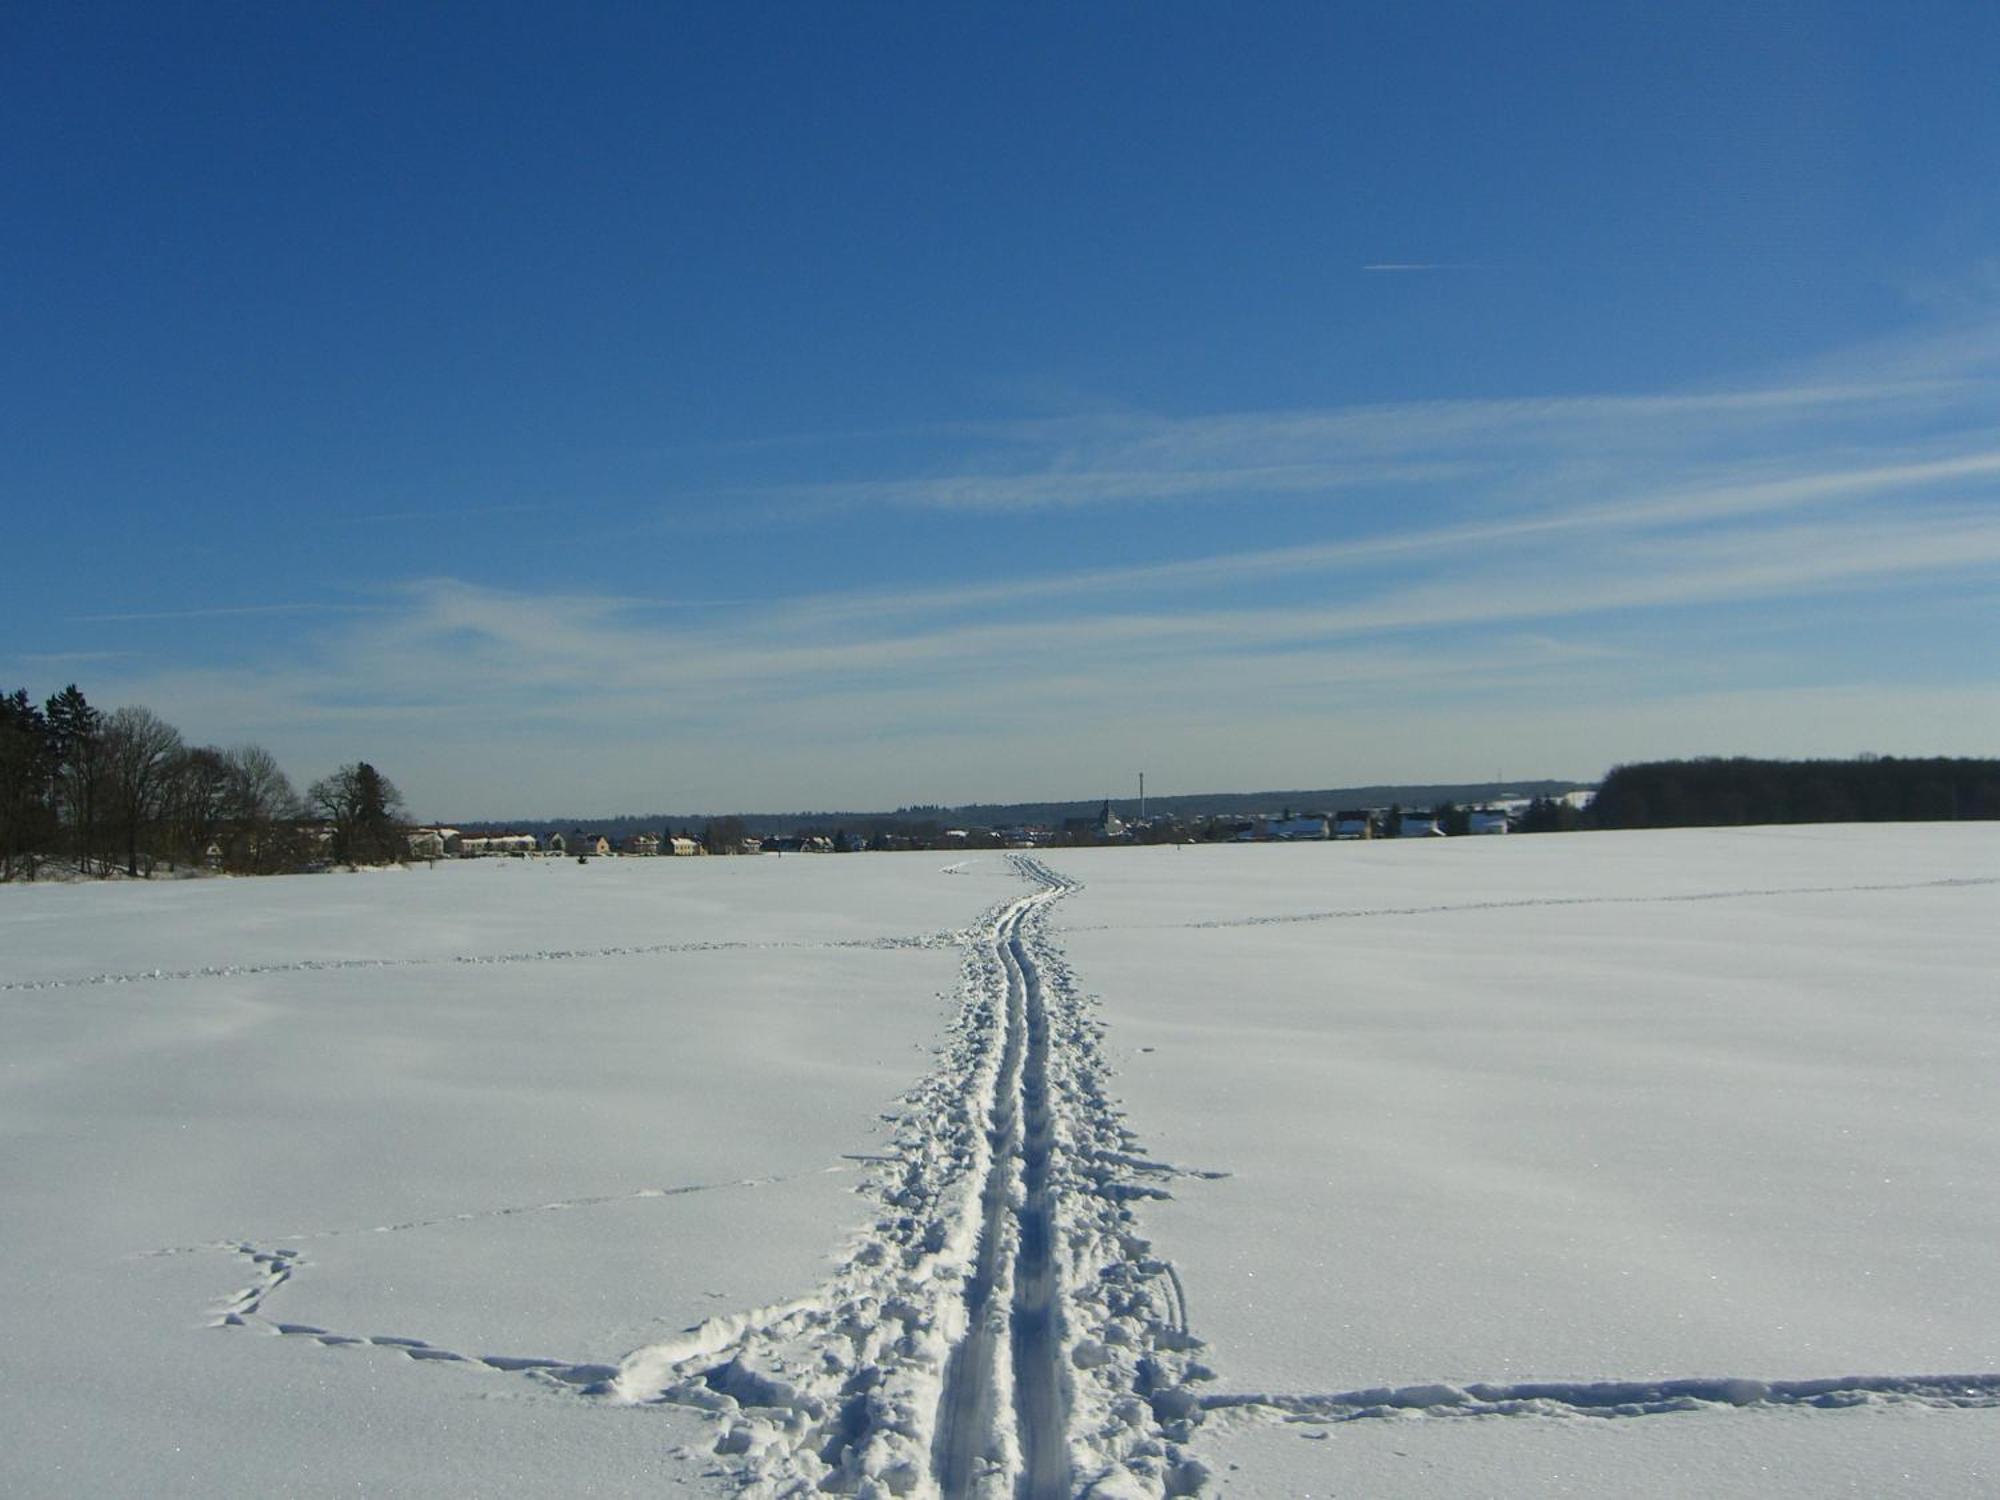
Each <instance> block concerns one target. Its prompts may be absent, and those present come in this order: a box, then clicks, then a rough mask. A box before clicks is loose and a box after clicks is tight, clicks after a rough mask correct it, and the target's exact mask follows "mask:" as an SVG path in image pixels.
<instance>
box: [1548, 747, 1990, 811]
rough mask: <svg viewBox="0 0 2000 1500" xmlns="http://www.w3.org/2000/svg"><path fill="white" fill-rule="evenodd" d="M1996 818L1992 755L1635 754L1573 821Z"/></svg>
mask: <svg viewBox="0 0 2000 1500" xmlns="http://www.w3.org/2000/svg"><path fill="white" fill-rule="evenodd" d="M1992 818H2000V760H1971V759H1946V758H1944V757H1941V756H1938V757H1931V758H1927V759H1898V758H1897V757H1895V756H1892V755H1880V756H1876V755H1864V756H1860V757H1857V758H1856V759H1853V760H1753V759H1750V758H1748V757H1745V756H1736V757H1731V758H1728V759H1723V758H1703V759H1699V760H1661V761H1645V762H1640V763H1636V764H1633V765H1627V766H1618V767H1616V768H1615V769H1613V770H1612V772H1611V773H1610V775H1608V776H1606V777H1605V778H1604V783H1603V785H1602V786H1600V787H1599V788H1598V790H1597V796H1596V798H1595V799H1594V800H1593V801H1592V802H1591V804H1590V807H1589V808H1588V809H1587V810H1586V811H1585V813H1584V814H1583V815H1582V818H1581V820H1580V821H1581V825H1582V826H1585V827H1593V828H1730V827H1737V826H1741V825H1744V824H1750V823H1931V822H1943V821H1953V820H1972V819H1992Z"/></svg>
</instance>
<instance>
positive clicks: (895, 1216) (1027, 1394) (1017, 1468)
mask: <svg viewBox="0 0 2000 1500" xmlns="http://www.w3.org/2000/svg"><path fill="white" fill-rule="evenodd" d="M1013 863H1014V865H1015V867H1016V868H1017V870H1018V871H1019V873H1020V874H1021V875H1022V876H1024V877H1025V878H1026V879H1028V880H1029V881H1030V882H1031V883H1032V884H1033V886H1034V889H1033V890H1031V891H1030V892H1028V893H1027V894H1025V895H1022V896H1020V897H1018V898H1016V899H1014V900H1012V901H1009V902H1006V903H1003V904H1002V905H1001V906H999V907H997V908H995V909H994V910H993V911H991V912H989V913H988V914H987V916H986V918H985V919H984V920H983V921H982V922H981V923H979V924H978V925H977V927H975V928H974V929H972V930H971V931H969V932H967V933H966V934H964V938H963V940H964V942H965V946H966V957H965V965H964V972H963V977H962V980H961V987H960V989H961V993H960V1009H959V1013H958V1016H957V1018H956V1020H955V1021H954V1023H953V1024H952V1027H951V1029H950V1033H949V1036H948V1039H947V1042H946V1045H945V1047H944V1048H943V1050H942V1055H941V1058H940V1061H939V1064H938V1066H937V1067H936V1068H935V1069H934V1070H933V1071H932V1072H931V1073H930V1074H929V1075H928V1076H926V1077H925V1078H924V1079H923V1080H922V1081H921V1082H919V1083H918V1084H917V1085H916V1086H915V1087H914V1088H913V1089H912V1090H911V1091H910V1092H909V1093H908V1094H907V1095H906V1096H905V1098H904V1101H903V1103H904V1109H903V1111H902V1113H901V1115H900V1117H899V1118H900V1123H899V1126H898V1130H897V1134H896V1137H895V1140H894V1143H893V1148H892V1150H891V1151H890V1152H889V1153H887V1154H886V1155H885V1156H884V1157H882V1158H881V1159H880V1160H879V1170H878V1172H877V1174H876V1176H875V1177H874V1178H873V1179H872V1181H871V1183H870V1185H869V1188H868V1192H869V1194H870V1195H871V1197H872V1199H873V1201H874V1203H875V1208H876V1214H875V1218H874V1222H873V1223H872V1224H871V1225H870V1226H869V1227H868V1228H867V1229H866V1230H864V1231H862V1232H861V1233H860V1234H859V1235H858V1236H857V1237H856V1238H855V1240H854V1241H853V1242H852V1243H851V1244H850V1246H849V1247H848V1250H847V1252H846V1254H845V1256H844V1258H843V1259H842V1261H841V1262H840V1264H839V1267H838V1269H837V1270H836V1271H835V1272H834V1273H833V1275H832V1276H831V1277H830V1278H829V1279H828V1280H827V1281H826V1282H825V1283H823V1284H822V1285H821V1286H820V1287H819V1288H817V1289H816V1290H815V1291H813V1292H811V1293H809V1294H807V1295H805V1296H802V1297H799V1298H796V1299H793V1300H791V1301H788V1302H784V1303H780V1304H776V1305H773V1306H770V1307H765V1308H760V1309H757V1310H755V1311H751V1312H745V1313H737V1314H732V1315H729V1316H726V1317H721V1318H715V1319H711V1320H709V1321H707V1322H705V1323H702V1324H700V1325H699V1326H697V1327H695V1328H692V1329H689V1330H687V1331H686V1332H684V1333H682V1334H680V1335H677V1336H676V1337H674V1338H671V1339H668V1340H665V1341H663V1342H660V1343H656V1344H651V1345H647V1346H645V1347H643V1348H640V1349H638V1350H635V1351H633V1352H632V1353H630V1354H628V1355H626V1356H625V1357H624V1358H623V1359H622V1360H618V1361H616V1362H599V1361H593V1360H586V1359H578V1360H564V1359H556V1358H548V1357H542V1356H539V1355H536V1356H510V1355H496V1354H461V1353H457V1352H455V1351H452V1350H449V1349H443V1348H440V1347H437V1346H435V1345H433V1344H430V1343H428V1342H426V1341H425V1340H423V1339H419V1338H410V1337H404V1336H400V1335H389V1334H368V1335H352V1334H341V1333H333V1332H329V1331H328V1330H326V1329H323V1328H318V1327H313V1326H307V1325H303V1324H296V1323H283V1322H278V1321H276V1320H275V1319H274V1318H272V1317H271V1316H270V1314H269V1313H268V1312H267V1311H266V1309H265V1304H266V1303H267V1302H268V1301H270V1300H271V1299H272V1298H274V1297H275V1296H276V1295H277V1294H278V1293H280V1292H281V1291H282V1290H283V1289H284V1288H285V1287H286V1286H287V1284H289V1283H290V1282H292V1281H294V1280H295V1279H296V1278H297V1277H298V1275H299V1274H300V1272H301V1271H302V1270H303V1269H304V1268H305V1267H307V1266H308V1265H309V1262H308V1261H307V1260H306V1259H305V1257H304V1255H303V1253H302V1252H301V1251H299V1250H297V1249H292V1248H284V1249H273V1248H269V1247H266V1246H260V1245H257V1244H253V1243H249V1242H225V1243H221V1244H217V1245H213V1246H186V1247H176V1248H174V1249H171V1250H168V1251H160V1252H154V1253H156V1254H185V1253H190V1252H193V1251H198V1250H205V1249H215V1250H226V1251H229V1252H231V1253H233V1254H235V1255H237V1256H239V1257H240V1258H241V1259H243V1260H244V1261H245V1262H247V1263H248V1264H249V1266H250V1267H252V1268H253V1271H254V1273H255V1279H254V1281H253V1282H252V1284H251V1285H249V1286H247V1287H245V1288H244V1289H243V1290H241V1291H239V1292H237V1293H236V1294H234V1295H233V1296H232V1297H231V1298H229V1299H228V1300H227V1301H226V1302H225V1303H223V1304H221V1305H220V1306H219V1307H218V1308H217V1313H218V1316H217V1317H216V1319H215V1322H216V1324H217V1326H220V1327H225V1328H233V1329H244V1330H250V1331H255V1332H262V1333H266V1334H273V1335H278V1336H281V1337H289V1338H293V1339H298V1340H306V1341H310V1342H313V1343H316V1344H319V1345H324V1346H327V1347H330V1348H339V1349H353V1348H364V1349H365V1348H374V1349H377V1350H381V1351H384V1352H388V1353H393V1354H397V1355H401V1356H403V1357H405V1358H408V1359H412V1360H418V1361H423V1362H426V1363H438V1364H443V1365H452V1366H456V1367H458V1368H460V1369H471V1370H479V1371H485V1372H488V1373H501V1374H506V1375H509V1376H512V1377H515V1378H527V1379H530V1380H533V1381H535V1382H537V1383H538V1384H541V1385H542V1386H543V1387H544V1388H546V1389H550V1390H555V1391H560V1392H564V1393H567V1394H569V1395H571V1396H579V1395H580V1396H582V1397H585V1398H588V1399H593V1400H599V1401H612V1402H618V1403H622V1404H628V1405H635V1406H641V1405H650V1404H668V1405H675V1406H682V1407H694V1408H697V1409H700V1410H702V1411H705V1412H708V1413H710V1414H711V1416H712V1417H713V1419H714V1423H715V1427H716V1430H717V1436H716V1438H715V1440H714V1443H713V1452H714V1454H715V1455H717V1456H718V1457H719V1458H720V1460H721V1461H722V1462H723V1463H724V1464H725V1465H726V1466H727V1469H728V1471H729V1473H730V1474H731V1475H732V1476H733V1477H734V1479H735V1480H736V1481H737V1482H738V1485H739V1487H740V1489H741V1490H742V1491H743V1492H744V1493H746V1494H751V1495H761V1496H771V1497H777V1496H805V1495H813V1494H838V1495H858V1496H871V1497H882V1496H892V1495H893V1496H910V1497H918V1500H926V1497H930V1500H1055V1497H1061V1496H1071V1495H1075V1496H1093V1497H1097V1500H1161V1497H1167V1496H1177V1495H1192V1494H1196V1493H1199V1492H1201V1491H1203V1490H1205V1489H1206V1488H1207V1487H1208V1486H1207V1481H1208V1479H1209V1473H1208V1470H1207V1469H1206V1467H1205V1466H1204V1465H1203V1464H1202V1463H1201V1462H1200V1461H1199V1460H1198V1459H1197V1458H1196V1457H1195V1456H1193V1454H1192V1453H1190V1452H1189V1451H1188V1447H1187V1445H1188V1443H1189V1442H1190V1440H1191V1439H1192V1438H1193V1437H1194V1435H1195V1432H1196V1429H1197V1428H1198V1427H1199V1426H1200V1425H1201V1424H1202V1423H1203V1422H1204V1421H1214V1422H1240V1421H1258V1422H1284V1423H1303V1424H1310V1427H1311V1428H1312V1429H1314V1430H1315V1431H1314V1433H1309V1435H1315V1434H1323V1432H1324V1431H1325V1429H1326V1428H1327V1427H1328V1426H1329V1425H1331V1424H1336V1423H1341V1422H1346V1421H1352V1420H1357V1419H1365V1418H1381V1417H1389V1418H1397V1419H1402V1420H1410V1419H1431V1418H1454V1417H1468V1416H1471V1417H1485V1418H1502V1417H1520V1416H1531V1417H1541V1418H1545V1419H1551V1418H1565V1417H1589V1418H1604V1417H1630V1416H1651V1415H1655V1414H1661V1413H1669V1412H1690V1411H1701V1410H1729V1409H1733V1408H1738V1407H1742V1406H1747V1405H1766V1404H1769V1405H1785V1406H1794V1407H1802V1408H1806V1409H1814V1408H1817V1409H1827V1408H1838V1407H1845V1406H1854V1405H1863V1404H1907V1405H1918V1406H1927V1407H1933V1408H1944V1409H1948V1408H1954V1407H1973V1406H1981V1407H1991V1406H2000V1375H1996V1374H1970V1375H1957V1376H1920V1375H1919V1376H1908V1375H1890V1376H1870V1377H1861V1376H1846V1377H1835V1378H1831V1379H1820V1380H1793V1381H1768V1382H1766V1381H1759V1380H1749V1379H1698V1380H1667V1381H1648V1382H1599V1383H1587V1382H1544V1383H1537V1384H1514V1385H1492V1384H1477V1383H1475V1384H1467V1385H1463V1386H1451V1385H1423V1386H1405V1387H1379V1388H1373V1389H1365V1390H1353V1391H1343V1392H1335V1393H1329V1394H1307V1395H1298V1394H1270V1393H1244V1394H1227V1393H1215V1392H1207V1391H1204V1390H1203V1389H1201V1387H1202V1385H1203V1384H1204V1383H1205V1382H1208V1381H1211V1380H1212V1379H1213V1374H1212V1372H1211V1371H1210V1370H1209V1369H1208V1368H1207V1366H1206V1365H1204V1364H1203V1363H1201V1362H1200V1360H1199V1358H1198V1356H1199V1354H1200V1351H1201V1349H1202V1345H1201V1343H1200V1341H1199V1340H1198V1339H1196V1338H1194V1337H1193V1336H1192V1335H1191V1334H1190V1333H1189V1331H1188V1325H1187V1300H1186V1296H1185V1293H1184V1290H1183V1288H1182V1286H1181V1283H1180V1279H1179V1277H1178V1276H1177V1275H1176V1274H1175V1272H1174V1269H1173V1267H1172V1265H1171V1264H1170V1263H1169V1262H1167V1261H1166V1260H1164V1259H1163V1258H1161V1257H1159V1256H1156V1255H1155V1254H1154V1253H1153V1250H1152V1247H1151V1245H1150V1244H1149V1243H1148V1242H1147V1241H1146V1240H1145V1239H1144V1238H1143V1237H1142V1236H1141V1234H1140V1233H1139V1226H1138V1224H1137V1221H1136V1219H1135V1217H1134V1212H1133V1207H1132V1205H1133V1204H1134V1203H1135V1202H1143V1201H1144V1200H1146V1199H1148V1198H1160V1197H1165V1196H1167V1194H1166V1191H1165V1189H1164V1188H1163V1187H1162V1186H1161V1184H1162V1183H1163V1182H1164V1181H1166V1180H1168V1179H1171V1178H1173V1177H1178V1176H1190V1177H1207V1178H1213V1177H1218V1176H1222V1175H1225V1174H1221V1173H1215V1172H1194V1171H1188V1170H1186V1169H1182V1168H1178V1167H1175V1166H1172V1165H1170V1164H1167V1163H1164V1162H1158V1161H1153V1160H1150V1159H1148V1158H1147V1157H1146V1156H1145V1155H1144V1154H1143V1151H1142V1149H1141V1147H1140V1144H1139V1142H1138V1141H1137V1139H1136V1138H1135V1136H1134V1135H1133V1133H1132V1132H1131V1131H1130V1130H1128V1129H1127V1128H1126V1126H1125V1124H1124V1122H1123V1117H1122V1114H1121V1112H1120V1111H1119V1110H1118V1109H1117V1108H1116V1106H1115V1105H1114V1104H1113V1102H1112V1100H1111V1097H1110V1094H1109V1091H1108V1067H1107V1065H1106V1063H1105V1059H1104V1054H1103V1050H1102V1045H1101V1041H1102V1035H1101V1033H1102V1028H1101V1027H1100V1025H1099V1023H1098V1022H1097V1021H1096V1020H1095V1019H1094V1017H1093V1016H1092V1014H1091V1009H1090V1004H1089V1002H1088V1001H1087V1000H1086V999H1085V997H1084V996H1083V995H1082V994H1081V993H1080V992H1079V991H1078V989H1077V988H1076V986H1075V983H1074V981H1073V978H1072V976H1071V973H1070V970H1069V968H1068V966H1067V964H1066V963H1065V961H1064V959H1063V956H1062V954H1061V951H1060V949H1059V948H1058V946H1057V945H1056V943H1055V941H1054V940H1053V938H1052V937H1051V936H1050V933H1049V930H1048V912H1049V909H1050V907H1051V906H1052V905H1053V904H1054V903H1055V902H1057V901H1059V900H1061V899H1062V898H1063V897H1064V896H1065V895H1067V894H1068V893H1069V892H1070V891H1072V890H1074V889H1075V888H1076V887H1075V886H1074V884H1073V883H1072V882H1070V881H1068V880H1067V879H1065V878H1064V877H1062V876H1061V875H1058V874H1057V873H1055V872H1054V871H1052V870H1051V869H1049V868H1048V867H1047V866H1046V865H1044V864H1042V863H1041V862H1040V861H1039V860H1035V859H1032V858H1028V857H1025V856H1015V857H1014V859H1013ZM756 1185H759V1184H758V1183H748V1182H746V1183H741V1184H713V1185H697V1186H694V1187H689V1188H684V1189H674V1190H661V1189H649V1190H646V1191H644V1192H642V1193H639V1194H634V1195H625V1196H647V1197H650V1196H669V1195H672V1194H677V1193H680V1192H691V1191H712V1190H714V1189H715V1188H719V1187H727V1186H742V1187H750V1186H756ZM617 1201H623V1197H607V1198H601V1199H599V1198H593V1199H588V1200H578V1201H576V1202H574V1203H569V1202H565V1203H559V1204H547V1205H539V1206H537V1207H538V1209H542V1210H547V1209H558V1208H577V1207H586V1206H588V1205H590V1204H594V1203H598V1202H617ZM527 1211H530V1210H529V1209H504V1210H494V1211H492V1212H494V1213H496V1214H513V1213H520V1212H527ZM471 1217H481V1215H464V1214H461V1215H456V1216H452V1218H451V1219H449V1220H446V1219H440V1220H436V1221H431V1220H421V1221H413V1222H412V1223H410V1224H407V1225H396V1226H390V1227H393V1228H396V1229H405V1228H407V1229H422V1228H424V1227H426V1226H428V1225H429V1224H431V1223H433V1222H437V1223H444V1222H456V1221H458V1220H460V1219H465V1218H471ZM345 1232H348V1231H325V1232H324V1233H345ZM378 1232H379V1231H378ZM319 1237H320V1236H319V1235H298V1236H292V1237H291V1238H292V1239H294V1240H307V1239H313V1238H319Z"/></svg>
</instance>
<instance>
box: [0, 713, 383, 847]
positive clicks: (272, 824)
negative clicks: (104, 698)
mask: <svg viewBox="0 0 2000 1500" xmlns="http://www.w3.org/2000/svg"><path fill="white" fill-rule="evenodd" d="M407 852H408V842H407V836H406V834H405V832H404V822H403V806H402V798H401V796H400V795H399V794H398V793H397V791H396V788H395V785H394V784H393V783H392V782H391V781H389V779H388V778H387V777H385V776H383V775H382V774H381V772H379V771H377V770H376V769H375V768H374V767H373V766H371V765H369V764H368V762H366V761H357V762H354V763H352V764H349V765H344V766H342V767H340V768H339V769H338V770H336V771H334V772H333V773H332V774H331V775H328V776H324V777H321V778H320V779H319V780H318V781H315V782H314V783H313V784H312V785H311V786H309V787H308V788H306V790H305V792H304V793H303V794H301V793H300V792H299V791H297V790H296V789H295V788H294V787H293V785H292V781H291V778H290V777H289V776H287V775H286V774H285V771H284V768H283V767H282V766H280V765H279V764H278V761H277V758H276V757H275V756H273V755H272V754H271V752H270V751H268V750H266V749H265V748H264V747H263V746H261V745H237V746H233V747H231V748H229V749H222V748H220V747H218V746H215V745H189V744H187V743H186V742H185V741H184V740H183V739H182V738H181V733H180V731H179V730H178V729H176V728H174V726H173V725H171V724H169V723H167V721H166V720H164V719H162V718H160V717H159V716H158V715H157V714H155V713H154V712H153V711H152V710H151V709H148V708H142V707H139V706H137V705H128V706H126V707H122V708H116V709H113V710H111V711H110V712H109V713H106V712H104V711H103V710H101V709H99V708H96V707H95V706H93V705H92V704H91V703H90V702H89V700H88V699H86V698H85V697H84V695H83V693H82V692H81V691H80V690H79V689H78V687H77V685H76V684H75V683H71V684H70V685H69V686H68V687H66V688H64V689H63V690H62V691H61V692H59V693H57V694H55V695H54V696H53V697H51V698H50V699H49V700H48V701H47V702H46V703H42V704H37V703H35V702H34V700H32V699H31V698H30V697H29V696H28V692H27V689H26V688H17V689H15V690H14V691H13V692H12V693H9V694H7V695H5V696H4V697H0V880H16V879H27V880H32V879H34V878H35V876H36V875H37V873H39V872H41V871H42V870H43V869H44V868H45V867H47V866H51V865H53V866H56V867H58V868H60V869H63V870H71V871H75V872H76V873H78V874H82V875H99V876H106V875H112V874H116V873H119V872H122V873H124V874H126V875H128V876H140V875H150V874H152V873H153V871H154V870H155V869H156V868H157V867H159V866H161V865H164V866H166V867H167V868H168V869H170V870H175V869H180V868H183V867H187V866H194V867H203V866H206V867H210V868H215V869H221V870H228V871H231V872H234V873H237V874H245V875H277V874H284V873H289V872H293V871H300V870H311V869H320V868H324V867H325V866H327V865H328V864H331V863H346V864H380V863H387V862H389V861H391V860H396V859H400V858H403V857H404V856H405V855H406V854H407Z"/></svg>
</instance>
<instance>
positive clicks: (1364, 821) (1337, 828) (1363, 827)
mask: <svg viewBox="0 0 2000 1500" xmlns="http://www.w3.org/2000/svg"><path fill="white" fill-rule="evenodd" d="M1333 836H1334V837H1335V838H1337V839H1372V838H1374V837H1375V818H1374V815H1373V814H1371V813H1370V812H1369V811H1368V809H1367V808H1365V807H1350V808H1346V809H1343V810H1342V811H1340V812H1337V813H1335V814H1334V815H1333Z"/></svg>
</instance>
